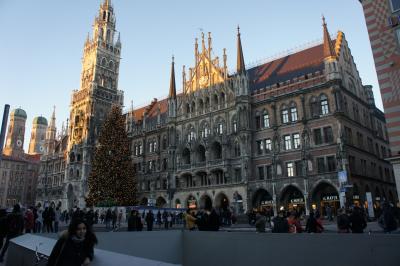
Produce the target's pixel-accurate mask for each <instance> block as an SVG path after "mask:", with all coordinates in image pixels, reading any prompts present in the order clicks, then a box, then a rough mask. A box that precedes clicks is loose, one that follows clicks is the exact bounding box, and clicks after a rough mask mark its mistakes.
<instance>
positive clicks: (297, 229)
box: [287, 211, 303, 233]
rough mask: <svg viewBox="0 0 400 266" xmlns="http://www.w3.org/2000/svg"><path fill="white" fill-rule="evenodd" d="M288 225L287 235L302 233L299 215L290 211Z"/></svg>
mask: <svg viewBox="0 0 400 266" xmlns="http://www.w3.org/2000/svg"><path fill="white" fill-rule="evenodd" d="M287 221H288V225H289V233H302V232H303V227H302V226H301V223H300V215H299V213H298V212H296V211H292V212H291V213H290V215H289V217H288V218H287Z"/></svg>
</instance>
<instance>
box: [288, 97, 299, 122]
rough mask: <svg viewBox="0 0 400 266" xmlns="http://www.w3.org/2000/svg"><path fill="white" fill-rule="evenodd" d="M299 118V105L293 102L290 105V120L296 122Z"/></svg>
mask: <svg viewBox="0 0 400 266" xmlns="http://www.w3.org/2000/svg"><path fill="white" fill-rule="evenodd" d="M297 120H298V115H297V107H296V104H295V103H294V102H293V103H291V105H290V121H292V122H296V121H297Z"/></svg>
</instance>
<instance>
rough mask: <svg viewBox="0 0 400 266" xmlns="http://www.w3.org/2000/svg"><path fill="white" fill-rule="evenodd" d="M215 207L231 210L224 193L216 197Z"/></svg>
mask: <svg viewBox="0 0 400 266" xmlns="http://www.w3.org/2000/svg"><path fill="white" fill-rule="evenodd" d="M214 205H215V207H216V208H217V209H222V210H227V209H228V208H229V199H228V197H227V196H226V195H225V194H224V193H219V194H218V195H217V196H216V197H215V204H214Z"/></svg>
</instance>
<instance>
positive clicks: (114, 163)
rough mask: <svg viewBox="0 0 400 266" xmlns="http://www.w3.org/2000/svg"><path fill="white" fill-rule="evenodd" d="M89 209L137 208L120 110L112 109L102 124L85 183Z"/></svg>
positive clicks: (127, 145) (126, 139) (114, 107)
mask: <svg viewBox="0 0 400 266" xmlns="http://www.w3.org/2000/svg"><path fill="white" fill-rule="evenodd" d="M88 185H89V196H88V198H87V204H88V205H89V206H93V205H95V206H127V205H135V204H136V178H135V174H134V170H133V165H132V161H131V159H130V151H129V139H128V135H127V133H126V129H125V118H124V116H123V115H122V109H121V107H120V106H117V105H114V106H113V107H112V108H111V111H110V113H109V115H108V117H107V119H106V120H105V122H104V124H103V128H102V130H101V132H100V136H99V139H98V144H97V145H96V148H95V152H94V158H93V161H92V171H91V173H90V175H89V179H88Z"/></svg>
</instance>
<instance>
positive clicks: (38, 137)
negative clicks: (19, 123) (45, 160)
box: [28, 116, 47, 154]
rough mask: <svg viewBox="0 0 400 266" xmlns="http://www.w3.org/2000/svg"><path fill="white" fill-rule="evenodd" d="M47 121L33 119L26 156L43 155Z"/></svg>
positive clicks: (38, 118)
mask: <svg viewBox="0 0 400 266" xmlns="http://www.w3.org/2000/svg"><path fill="white" fill-rule="evenodd" d="M46 129H47V119H46V118H44V117H43V116H38V117H35V118H34V119H33V123H32V132H31V140H30V142H29V150H28V154H43V152H44V146H45V139H46Z"/></svg>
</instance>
